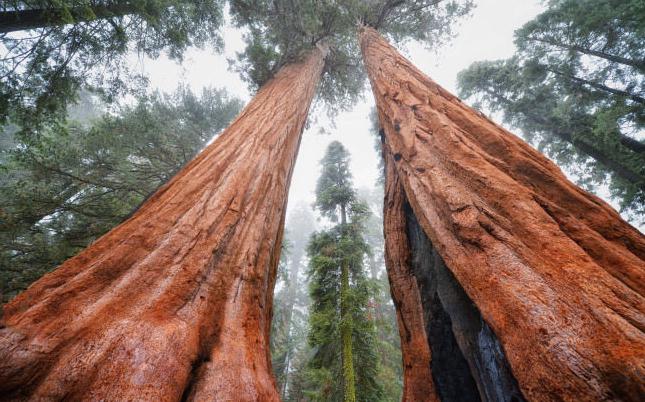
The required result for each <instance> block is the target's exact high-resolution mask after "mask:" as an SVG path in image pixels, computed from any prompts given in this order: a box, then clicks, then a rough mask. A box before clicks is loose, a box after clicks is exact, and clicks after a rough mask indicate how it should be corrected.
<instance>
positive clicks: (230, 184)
mask: <svg viewBox="0 0 645 402" xmlns="http://www.w3.org/2000/svg"><path fill="white" fill-rule="evenodd" d="M325 52H326V51H324V50H321V49H315V50H313V51H312V52H311V53H310V54H309V55H308V56H307V57H306V58H305V59H304V60H303V61H302V62H299V63H295V64H291V65H288V66H286V67H284V68H283V69H281V71H280V72H279V73H278V74H277V75H276V76H275V78H273V79H272V80H271V81H269V82H268V83H267V84H266V85H264V86H263V88H262V89H261V90H260V91H259V92H258V93H257V95H256V96H255V97H254V99H253V100H252V101H251V102H250V103H249V105H248V106H247V107H246V108H245V109H244V110H243V111H242V113H241V114H240V115H239V116H238V117H237V119H236V120H235V121H234V122H233V123H232V124H231V126H230V127H229V128H227V129H226V130H225V131H224V132H223V133H222V134H221V135H220V136H219V137H218V138H217V139H216V140H215V141H214V142H213V143H212V144H211V145H209V146H208V147H207V148H206V149H205V150H204V151H203V152H201V153H200V154H199V155H198V156H197V157H196V158H195V159H194V160H193V161H192V162H190V163H189V164H188V165H187V166H186V167H185V168H184V169H182V170H181V171H180V172H179V173H178V174H177V175H176V176H175V177H174V178H173V179H172V180H171V181H170V182H169V183H168V184H166V185H165V186H163V187H162V188H161V189H160V190H159V191H157V192H156V193H155V194H154V195H153V196H152V197H151V198H150V199H149V200H148V201H147V202H146V203H145V204H144V205H143V206H142V207H141V208H140V209H139V210H138V211H137V212H136V213H135V214H134V215H133V216H132V217H131V218H130V219H128V220H127V221H125V222H124V223H123V224H121V225H120V226H118V227H116V228H115V229H113V230H112V231H110V232H109V233H108V234H106V235H105V236H103V237H102V238H100V239H99V240H98V241H96V242H95V243H94V244H92V245H91V246H90V247H88V248H87V249H86V250H84V251H83V252H81V253H80V254H79V255H77V256H75V257H74V258H71V259H70V260H68V261H66V262H65V263H64V264H63V265H61V266H60V267H58V268H57V269H56V270H55V271H53V272H52V273H50V274H48V275H46V276H44V277H43V278H42V279H40V280H39V281H37V282H36V283H34V284H33V285H32V286H31V287H30V288H29V289H27V290H26V291H25V292H23V293H22V294H20V295H19V296H18V297H16V299H14V300H13V301H12V302H10V303H9V304H7V305H6V306H5V309H4V323H3V325H4V327H3V328H2V329H1V330H0V394H1V395H2V396H3V397H4V398H0V399H16V400H22V399H29V400H62V399H65V400H79V399H84V400H164V401H175V400H179V399H181V398H185V399H186V400H197V401H199V400H218V401H257V400H261V401H270V400H277V399H278V394H277V392H276V389H275V384H274V380H273V377H272V374H271V364H270V356H269V350H268V345H269V329H270V321H271V305H272V297H273V285H274V280H275V273H276V266H277V262H278V259H279V254H280V246H281V239H282V226H283V220H284V212H285V208H286V202H287V190H288V187H289V182H290V180H291V173H292V169H293V165H294V161H295V158H296V154H297V152H298V147H299V144H300V138H301V134H302V130H303V127H304V124H305V121H306V119H307V113H308V109H309V105H310V103H311V100H312V98H313V96H314V92H315V88H316V85H317V83H318V80H319V77H320V74H321V71H322V67H323V64H324V57H325ZM286 94H289V96H285V95H286Z"/></svg>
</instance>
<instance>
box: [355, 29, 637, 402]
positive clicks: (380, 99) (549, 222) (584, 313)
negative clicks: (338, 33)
mask: <svg viewBox="0 0 645 402" xmlns="http://www.w3.org/2000/svg"><path fill="white" fill-rule="evenodd" d="M360 40H361V48H362V51H363V59H364V61H365V65H366V69H367V72H368V75H369V78H370V81H371V84H372V90H373V93H374V96H375V98H376V104H377V108H378V112H379V120H380V124H381V126H382V127H383V131H384V143H385V144H384V145H385V146H384V149H385V153H386V156H387V157H388V158H389V159H388V160H389V161H390V164H391V165H393V168H392V171H391V172H390V171H388V175H387V176H386V180H388V181H389V182H388V183H386V186H387V188H388V192H387V197H389V199H388V198H386V200H385V201H386V212H387V213H388V214H389V215H390V216H393V215H394V214H396V216H395V218H396V219H392V220H388V219H387V218H386V222H385V224H386V227H385V235H386V242H387V244H388V246H389V245H392V244H394V245H395V246H396V245H398V250H399V254H405V251H406V250H405V249H404V247H408V249H409V250H408V252H409V253H410V258H409V261H406V263H407V264H408V268H409V269H411V276H410V277H413V278H414V280H415V281H416V285H417V288H416V289H415V286H414V283H410V282H411V281H410V280H408V277H405V276H404V277H403V278H402V279H400V280H393V281H392V284H391V286H392V292H393V294H394V295H395V300H396V299H399V300H401V299H402V298H404V297H405V298H407V300H409V302H410V303H412V304H414V303H416V304H417V306H418V305H421V308H422V309H423V311H424V318H425V321H426V322H425V325H426V337H427V339H428V342H429V343H430V348H429V349H430V353H427V350H426V351H424V353H426V354H430V355H431V359H430V366H431V368H432V377H433V380H434V381H433V382H434V386H435V388H436V389H437V394H438V395H439V398H440V399H441V400H450V397H449V396H446V395H447V393H446V392H443V391H442V387H441V386H440V381H439V380H440V377H441V375H442V373H441V372H440V371H439V370H438V368H441V367H445V366H442V365H441V364H440V365H439V367H437V369H435V364H436V363H437V362H436V361H435V359H438V358H440V356H438V354H440V353H442V352H446V349H444V348H448V349H449V348H450V347H451V345H450V342H448V344H447V345H444V346H441V347H440V346H437V345H434V344H433V343H434V342H435V341H434V340H435V339H436V341H437V342H439V341H442V342H445V341H446V339H449V338H450V337H451V336H453V337H454V341H455V344H456V345H457V346H458V349H459V351H460V354H461V355H462V357H463V358H464V360H465V362H466V364H467V367H468V368H469V370H466V371H465V372H464V370H460V369H458V368H457V369H456V370H455V371H454V372H455V373H461V374H456V375H459V376H461V378H463V379H464V380H465V382H464V383H467V382H468V381H467V380H468V377H469V376H471V377H472V380H473V381H474V383H475V384H476V388H477V390H478V394H479V395H473V396H472V397H473V398H474V399H476V398H477V397H478V398H480V399H481V400H504V401H514V400H522V399H527V400H536V401H537V400H539V401H549V400H571V401H573V400H575V401H582V400H585V401H591V400H611V399H622V400H633V401H636V400H639V398H640V397H641V396H642V395H643V394H644V393H645V389H644V388H645V387H644V384H643V381H642V379H643V378H645V369H644V367H643V365H642V362H643V361H645V334H644V333H643V331H644V329H645V298H644V297H643V291H644V288H645V280H644V266H645V264H644V263H643V258H645V239H644V237H643V236H642V235H641V234H640V233H639V232H638V231H637V230H636V229H635V228H633V227H631V226H630V225H629V224H627V223H626V222H624V221H623V220H622V219H621V218H620V216H619V215H618V213H616V212H615V211H614V210H613V209H611V207H609V206H608V205H607V204H606V203H605V202H603V201H602V200H600V199H599V198H597V197H595V196H593V195H591V194H589V193H587V192H585V191H583V190H581V189H580V188H578V187H576V186H575V185H574V184H572V183H571V182H569V181H568V180H567V179H566V177H565V176H564V175H563V174H562V172H561V171H560V170H559V169H558V168H557V167H556V166H555V165H554V164H553V163H552V162H550V161H549V160H548V159H547V158H545V157H544V156H543V155H541V154H540V153H539V152H537V151H536V150H534V149H533V148H531V147H530V146H529V145H527V144H526V143H525V142H523V141H522V140H520V139H519V138H517V137H515V136H514V135H512V134H511V133H509V132H507V131H506V130H504V129H503V128H501V127H499V126H497V125H496V124H494V123H493V122H491V121H490V120H488V119H487V118H486V117H484V116H483V115H481V114H480V113H478V112H476V111H474V110H472V109H471V108H469V107H467V106H466V105H464V104H463V103H461V102H460V101H459V100H458V99H457V98H456V97H454V96H453V95H451V94H449V93H448V92H447V91H445V90H444V89H443V88H441V87H439V86H438V85H437V84H435V83H434V82H433V81H431V80H430V79H429V78H428V77H427V76H425V75H424V74H423V73H422V72H420V71H419V70H418V69H416V68H415V67H414V66H413V65H412V64H411V63H410V62H409V61H407V60H406V59H405V58H403V57H402V56H401V55H400V54H399V53H398V52H397V51H396V50H395V49H394V48H393V47H391V46H390V45H388V44H387V43H386V42H385V40H384V39H383V38H381V37H380V36H379V34H378V33H377V32H376V31H374V30H372V29H369V28H364V29H362V30H361V33H360ZM394 174H395V175H394ZM393 177H398V179H399V180H400V183H401V185H400V187H399V188H400V190H396V188H395V187H393V186H394V185H393V184H392V183H391V181H392V178H393ZM390 189H392V192H390V191H389V190H390ZM397 191H399V193H397ZM392 200H396V203H397V204H394V205H393V204H392V202H393V201H392ZM401 204H403V205H401ZM392 207H396V208H397V210H396V211H394V212H391V211H390V212H388V208H392ZM401 209H402V210H401ZM402 220H405V225H403V224H402V222H401V221H402ZM395 226H396V228H395V229H396V230H392V229H393V228H394V227H395ZM403 228H404V229H403ZM402 232H404V233H405V234H406V238H405V239H404V240H405V241H401V240H400V237H401V233H402ZM393 236H395V239H392V237H393ZM397 239H399V240H397ZM393 248H394V247H392V248H390V250H391V249H393ZM399 258H400V257H399ZM392 260H393V258H392V254H390V256H388V258H387V262H388V269H389V271H390V277H392V276H393V275H400V273H399V272H398V271H399V270H400V266H397V264H401V263H402V262H401V260H400V259H399V260H398V261H397V260H395V261H392ZM395 279H396V278H395ZM416 292H418V293H419V294H420V297H419V296H416V295H415V293H416ZM397 293H398V294H399V296H398V297H397V296H396V294H397ZM404 307H405V308H407V309H408V310H411V311H414V307H413V306H411V305H410V304H408V305H407V306H403V305H401V304H400V303H397V308H398V309H399V317H400V319H401V321H402V324H403V325H402V327H403V329H402V333H403V331H405V330H406V329H407V330H408V331H410V328H412V331H414V329H417V330H418V327H419V324H418V314H404V313H405V312H404V311H402V309H403V308H404ZM417 308H418V307H417ZM408 316H409V317H412V318H411V320H412V321H409V322H406V317H408ZM442 317H443V318H442ZM442 326H443V327H444V329H445V330H447V331H449V332H450V333H449V334H447V336H435V335H433V334H432V333H431V331H430V330H429V328H430V327H434V328H438V329H441V327H442ZM402 344H403V354H404V362H405V361H406V359H407V360H411V359H413V358H414V357H415V356H411V353H412V352H413V349H412V348H409V347H408V348H406V346H405V344H406V339H404V338H402ZM435 351H436V353H435ZM449 363H450V362H449ZM405 379H406V387H408V386H409V384H416V383H418V382H419V380H418V379H417V378H416V377H415V373H414V372H413V371H412V370H411V369H410V367H409V366H408V365H407V364H406V365H405ZM430 380H431V379H430V378H427V381H428V382H430ZM444 389H448V388H444ZM428 399H430V398H428Z"/></svg>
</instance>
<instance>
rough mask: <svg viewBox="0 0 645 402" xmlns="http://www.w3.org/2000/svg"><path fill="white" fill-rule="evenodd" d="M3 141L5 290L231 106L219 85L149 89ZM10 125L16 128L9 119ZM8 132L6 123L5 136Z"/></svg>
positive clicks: (190, 146)
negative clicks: (113, 106)
mask: <svg viewBox="0 0 645 402" xmlns="http://www.w3.org/2000/svg"><path fill="white" fill-rule="evenodd" d="M91 99H92V98H91V97H89V98H88V97H87V95H86V99H85V102H84V106H85V107H84V108H80V110H79V113H76V114H77V115H79V116H85V117H88V116H90V115H92V114H94V115H95V116H96V117H95V119H93V120H89V121H88V120H85V121H74V120H68V121H66V122H65V124H63V125H55V126H51V127H47V129H45V130H43V131H42V133H41V135H40V136H39V137H38V138H37V139H31V140H30V141H27V142H24V141H20V139H19V138H17V137H14V138H13V140H12V141H6V142H4V143H3V146H4V147H3V149H2V150H1V151H0V169H1V170H2V171H3V174H2V175H1V176H0V244H1V247H0V284H2V288H1V291H2V294H3V300H4V301H6V300H8V299H9V298H11V297H13V296H14V295H15V294H16V293H18V292H19V291H21V290H22V289H24V288H25V287H26V286H28V285H29V284H30V283H31V282H32V281H34V280H36V279H38V278H39V277H40V276H41V275H43V274H44V273H45V272H47V271H49V270H51V269H52V268H54V267H56V266H57V265H59V264H60V263H62V262H63V261H64V260H66V259H67V258H69V257H71V256H72V255H74V254H76V253H77V252H78V251H80V250H81V249H83V248H84V247H86V246H87V245H88V244H89V243H91V242H92V241H93V240H95V239H97V238H98V237H99V236H101V235H102V234H103V233H105V232H107V231H108V230H110V229H111V228H112V227H114V226H115V225H117V224H118V223H120V222H121V221H122V220H123V219H124V218H125V217H127V216H128V215H129V214H130V213H131V212H132V210H133V209H134V208H135V207H136V206H137V205H139V204H140V203H141V202H142V201H143V200H144V199H145V198H146V197H147V196H148V195H150V194H151V193H152V192H154V191H155V189H157V188H158V187H159V186H160V185H161V184H163V183H165V182H166V181H167V180H168V179H169V178H171V177H172V176H173V175H174V174H175V173H176V172H177V170H179V169H180V168H181V167H182V166H183V165H184V164H185V163H186V162H188V161H189V160H190V159H192V157H193V156H194V155H195V154H196V153H197V152H198V151H199V150H200V149H201V148H203V147H204V145H205V144H206V143H207V142H208V141H209V140H210V139H211V138H212V137H213V136H214V135H215V134H217V133H218V132H219V131H220V130H221V129H223V128H224V127H226V126H227V125H228V122H229V121H230V120H231V119H232V118H233V117H234V116H235V115H236V114H237V112H238V111H239V110H240V108H241V103H240V101H238V100H236V99H232V98H230V97H229V96H228V95H227V94H226V92H224V91H223V90H204V92H203V93H202V95H201V97H197V96H195V95H194V94H193V93H192V92H191V91H189V90H188V89H185V88H180V89H179V90H178V91H177V92H176V93H175V94H174V95H172V96H167V95H161V94H159V93H154V94H152V95H150V96H147V97H142V98H140V99H139V100H138V102H137V103H136V105H134V106H132V107H125V108H123V110H121V111H120V113H118V114H117V115H110V114H105V115H103V116H102V117H98V116H100V115H101V114H102V113H101V112H97V111H94V113H92V112H90V111H89V110H91V109H92V107H87V104H88V103H89V102H91ZM14 131H15V129H14ZM10 134H11V133H10V132H5V135H6V136H10Z"/></svg>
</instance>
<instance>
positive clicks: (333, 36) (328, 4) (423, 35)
mask: <svg viewBox="0 0 645 402" xmlns="http://www.w3.org/2000/svg"><path fill="white" fill-rule="evenodd" d="M230 4H231V14H232V15H233V18H234V21H235V23H236V25H237V26H238V27H245V28H247V29H248V33H247V35H246V42H247V46H246V48H245V50H244V51H243V52H242V53H241V54H239V58H238V61H237V62H236V64H235V65H236V69H237V70H238V71H239V72H240V73H241V75H242V77H243V79H245V80H246V81H247V82H248V83H249V84H250V85H251V86H252V87H255V88H257V87H260V86H261V85H262V84H263V83H264V82H266V80H268V79H269V78H270V77H272V76H273V74H275V72H276V71H278V69H279V68H280V67H281V66H283V65H284V64H286V63H289V62H290V61H292V60H294V59H298V58H299V57H301V55H302V54H303V53H304V51H306V50H307V49H309V48H311V47H312V46H315V45H316V44H317V43H319V42H326V43H327V44H328V45H329V46H330V49H331V53H330V55H329V56H328V57H327V59H326V66H325V72H324V75H323V79H322V82H321V87H320V91H319V93H320V98H321V99H322V100H323V101H325V103H326V105H327V107H328V108H329V109H331V110H332V111H333V110H339V109H344V108H347V107H349V106H351V105H352V104H353V103H354V102H355V101H356V99H357V98H358V97H359V96H360V93H361V91H362V89H363V85H364V82H365V74H364V71H363V67H362V66H361V60H360V49H359V47H358V42H357V39H356V28H357V24H358V23H363V24H367V25H370V26H373V27H376V28H377V29H379V31H381V32H382V33H383V34H385V35H387V36H388V37H389V38H391V39H392V40H394V41H396V42H397V43H405V42H406V41H409V40H417V41H421V42H423V43H424V44H425V45H427V46H429V47H433V48H436V47H437V46H439V45H441V44H443V43H445V42H446V41H447V40H448V39H449V38H450V37H451V36H452V35H453V33H454V25H455V23H456V21H457V20H458V19H459V18H461V17H463V16H464V15H466V14H467V13H468V12H469V11H470V10H471V8H472V6H473V1H472V0H443V1H442V0H370V1H358V0H345V1H340V2H339V1H330V0H323V1H318V0H298V1H283V0H279V1H266V0H231V2H230Z"/></svg>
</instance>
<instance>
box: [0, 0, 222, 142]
mask: <svg viewBox="0 0 645 402" xmlns="http://www.w3.org/2000/svg"><path fill="white" fill-rule="evenodd" d="M223 4H224V2H223V1H222V0H200V1H185V0H137V1H130V0H109V1H106V0H72V1H58V0H9V1H4V2H2V5H1V6H0V54H2V63H0V123H4V122H7V121H9V120H10V121H12V122H14V123H17V124H18V125H19V126H20V127H21V129H22V130H23V131H24V132H25V133H31V134H33V133H34V132H37V131H39V128H40V126H41V124H43V123H52V122H55V121H57V120H58V119H60V118H64V116H65V109H66V107H67V105H69V104H70V103H71V102H73V101H74V99H75V98H76V96H77V94H78V91H79V89H81V88H83V87H93V88H94V89H95V90H100V91H101V92H102V93H103V95H105V96H106V97H107V98H108V99H110V98H114V97H115V96H116V95H117V94H123V93H124V92H125V91H127V90H129V89H133V88H136V87H137V85H138V83H139V81H141V78H142V77H140V76H137V75H136V74H133V73H132V72H131V71H130V70H129V69H128V63H127V59H126V56H127V55H128V54H131V53H132V52H134V53H136V54H138V55H139V56H142V55H145V56H148V57H153V58H155V57H157V56H159V54H160V53H161V52H162V51H165V52H167V54H168V55H169V56H170V57H171V58H174V59H179V60H180V59H181V57H182V54H183V53H184V51H185V50H186V49H188V48H189V47H191V46H203V45H211V46H212V47H213V48H214V49H215V50H219V49H220V48H221V46H222V41H221V37H220V34H219V28H220V26H221V24H222V22H223V15H222V7H223Z"/></svg>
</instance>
